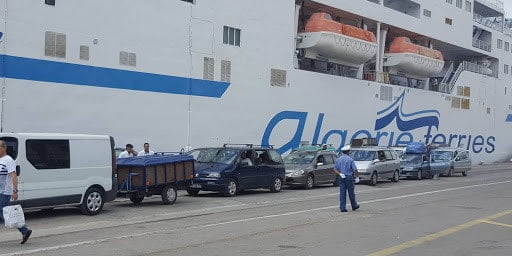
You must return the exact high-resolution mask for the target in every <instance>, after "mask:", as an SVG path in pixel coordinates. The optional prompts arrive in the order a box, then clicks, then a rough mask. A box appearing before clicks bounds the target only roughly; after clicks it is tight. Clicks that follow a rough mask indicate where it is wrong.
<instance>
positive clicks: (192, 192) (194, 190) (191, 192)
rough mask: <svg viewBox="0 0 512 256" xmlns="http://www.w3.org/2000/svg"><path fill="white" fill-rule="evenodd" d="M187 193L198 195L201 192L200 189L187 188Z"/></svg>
mask: <svg viewBox="0 0 512 256" xmlns="http://www.w3.org/2000/svg"><path fill="white" fill-rule="evenodd" d="M187 193H188V195H189V196H197V194H199V189H191V188H189V189H187Z"/></svg>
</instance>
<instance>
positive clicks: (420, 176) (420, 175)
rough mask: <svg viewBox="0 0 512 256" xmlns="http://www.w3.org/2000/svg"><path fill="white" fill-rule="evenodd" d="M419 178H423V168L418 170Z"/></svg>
mask: <svg viewBox="0 0 512 256" xmlns="http://www.w3.org/2000/svg"><path fill="white" fill-rule="evenodd" d="M416 179H417V180H421V179H423V172H422V171H421V170H418V174H417V175H416Z"/></svg>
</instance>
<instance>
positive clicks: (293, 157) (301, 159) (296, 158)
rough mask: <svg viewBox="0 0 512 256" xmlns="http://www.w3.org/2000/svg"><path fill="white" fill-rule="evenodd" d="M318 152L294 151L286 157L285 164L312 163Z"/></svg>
mask: <svg viewBox="0 0 512 256" xmlns="http://www.w3.org/2000/svg"><path fill="white" fill-rule="evenodd" d="M315 156H316V154H315V153H312V152H293V153H291V154H289V155H287V156H286V157H285V158H284V163H285V164H310V163H311V162H313V160H314V159H315Z"/></svg>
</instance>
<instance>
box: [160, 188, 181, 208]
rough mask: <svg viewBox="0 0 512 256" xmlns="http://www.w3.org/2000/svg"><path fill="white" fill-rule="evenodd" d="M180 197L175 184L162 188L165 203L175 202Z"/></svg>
mask: <svg viewBox="0 0 512 256" xmlns="http://www.w3.org/2000/svg"><path fill="white" fill-rule="evenodd" d="M177 197H178V192H177V191H176V188H175V187H174V186H171V185H170V186H167V187H165V188H164V189H163V190H162V202H163V203H164V204H165V205H170V204H174V203H175V202H176V198H177Z"/></svg>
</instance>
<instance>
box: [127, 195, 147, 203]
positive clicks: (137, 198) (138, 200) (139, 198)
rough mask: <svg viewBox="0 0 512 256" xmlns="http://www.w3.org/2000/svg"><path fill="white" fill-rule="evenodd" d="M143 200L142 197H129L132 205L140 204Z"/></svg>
mask: <svg viewBox="0 0 512 256" xmlns="http://www.w3.org/2000/svg"><path fill="white" fill-rule="evenodd" d="M142 200H144V196H139V195H137V194H133V195H130V201H132V203H134V204H140V203H141V202H142Z"/></svg>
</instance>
